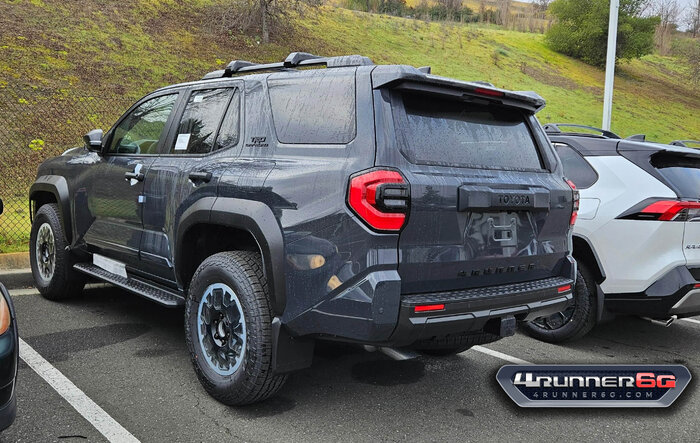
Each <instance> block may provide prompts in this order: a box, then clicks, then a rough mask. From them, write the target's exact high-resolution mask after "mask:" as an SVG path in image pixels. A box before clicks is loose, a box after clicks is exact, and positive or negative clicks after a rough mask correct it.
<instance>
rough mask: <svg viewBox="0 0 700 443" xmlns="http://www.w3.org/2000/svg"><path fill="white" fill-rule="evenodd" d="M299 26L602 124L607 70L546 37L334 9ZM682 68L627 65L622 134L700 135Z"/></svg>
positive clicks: (544, 115) (617, 109)
mask: <svg viewBox="0 0 700 443" xmlns="http://www.w3.org/2000/svg"><path fill="white" fill-rule="evenodd" d="M300 26H301V27H303V28H304V29H305V31H304V34H306V35H308V38H309V39H310V40H320V41H323V42H324V43H325V44H326V45H327V48H328V50H329V52H331V53H362V54H364V55H367V56H369V57H371V58H372V59H374V60H375V61H376V62H381V63H407V64H412V65H415V66H423V65H430V66H432V68H433V73H435V74H438V75H444V76H448V77H455V78H458V79H463V80H486V81H490V82H491V83H494V84H495V85H496V86H499V87H504V88H508V89H516V90H534V91H536V92H538V93H539V94H540V95H542V96H543V97H544V98H545V99H546V100H547V107H546V108H545V109H544V110H543V111H541V112H540V113H539V114H538V117H539V118H540V120H541V121H542V122H544V123H546V122H571V123H573V122H577V123H582V124H589V125H594V126H600V124H601V120H602V113H603V85H604V76H605V73H604V71H602V70H600V69H597V68H594V67H592V66H589V65H586V64H585V63H582V62H580V61H578V60H575V59H572V58H570V57H566V56H564V55H561V54H558V53H556V52H554V51H552V50H550V49H548V48H547V46H546V45H545V42H544V36H543V35H539V34H531V33H522V32H515V31H506V30H502V29H498V28H495V27H483V26H479V25H458V24H450V25H448V24H440V23H425V22H421V21H416V20H410V19H404V18H398V17H391V16H380V15H373V14H367V13H362V12H356V11H348V10H341V9H330V8H326V9H324V10H323V11H322V12H321V13H320V14H319V15H318V16H316V17H313V18H309V19H306V20H304V21H300ZM494 53H498V54H499V55H498V60H497V62H494V56H493V54H494ZM683 69H684V68H683V67H682V66H681V65H680V62H679V61H678V60H677V59H675V58H672V57H661V56H658V55H650V56H646V57H644V58H642V59H641V60H634V61H632V62H629V63H621V64H620V66H618V69H617V76H616V78H615V94H614V102H613V124H612V130H613V131H616V132H618V133H619V134H620V135H623V136H627V135H631V134H637V133H645V134H647V138H648V139H652V140H657V141H664V142H668V141H671V140H674V139H678V138H679V137H681V138H682V137H686V138H698V137H700V117H698V116H699V115H700V92H699V90H698V88H697V87H693V86H692V85H689V84H688V83H687V81H686V79H685V78H684V76H683V72H684V71H683Z"/></svg>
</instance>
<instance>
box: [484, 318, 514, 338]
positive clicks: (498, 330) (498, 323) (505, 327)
mask: <svg viewBox="0 0 700 443" xmlns="http://www.w3.org/2000/svg"><path fill="white" fill-rule="evenodd" d="M515 327H516V321H515V317H514V316H512V315H507V316H505V317H499V318H494V319H491V320H489V321H488V322H487V323H486V326H485V327H484V331H486V332H488V333H491V334H495V335H498V336H499V337H510V336H511V335H515Z"/></svg>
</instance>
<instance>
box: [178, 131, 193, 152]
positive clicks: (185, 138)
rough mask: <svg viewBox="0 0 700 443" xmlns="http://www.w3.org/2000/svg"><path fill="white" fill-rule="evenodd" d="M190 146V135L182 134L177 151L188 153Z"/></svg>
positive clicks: (179, 136)
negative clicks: (188, 146)
mask: <svg viewBox="0 0 700 443" xmlns="http://www.w3.org/2000/svg"><path fill="white" fill-rule="evenodd" d="M189 144H190V134H180V135H178V136H177V141H176V142H175V150H176V151H187V145H189Z"/></svg>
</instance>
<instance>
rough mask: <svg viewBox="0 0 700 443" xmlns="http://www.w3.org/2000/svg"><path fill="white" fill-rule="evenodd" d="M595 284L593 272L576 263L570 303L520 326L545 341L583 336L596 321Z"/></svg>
mask: <svg viewBox="0 0 700 443" xmlns="http://www.w3.org/2000/svg"><path fill="white" fill-rule="evenodd" d="M595 287H596V286H595V280H594V279H593V276H592V275H591V273H590V272H589V271H588V269H587V268H586V267H585V266H584V265H583V264H581V263H579V270H578V274H577V275H576V285H575V286H574V300H573V301H574V303H573V306H570V307H569V308H567V309H566V310H565V311H563V312H558V313H556V314H552V315H550V316H548V317H541V318H537V319H535V320H533V321H531V322H528V323H524V324H523V325H522V328H523V330H524V331H525V332H526V333H527V334H528V335H530V336H531V337H534V338H536V339H538V340H542V341H546V342H548V343H562V342H567V341H573V340H577V339H579V338H581V337H583V336H584V335H586V334H588V333H589V332H590V331H591V329H593V327H594V326H595V325H596V323H597V318H598V317H597V312H598V309H597V299H596V295H595Z"/></svg>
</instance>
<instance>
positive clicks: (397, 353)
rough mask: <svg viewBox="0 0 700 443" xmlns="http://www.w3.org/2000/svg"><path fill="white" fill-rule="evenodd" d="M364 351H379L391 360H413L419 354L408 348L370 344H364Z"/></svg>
mask: <svg viewBox="0 0 700 443" xmlns="http://www.w3.org/2000/svg"><path fill="white" fill-rule="evenodd" d="M363 347H364V348H365V351H368V352H377V351H379V352H381V353H382V354H384V355H386V356H388V357H390V358H391V359H392V360H396V361H404V360H413V359H414V358H418V357H420V354H419V353H417V352H415V351H411V350H408V349H396V348H387V347H384V346H371V345H364V346H363Z"/></svg>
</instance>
